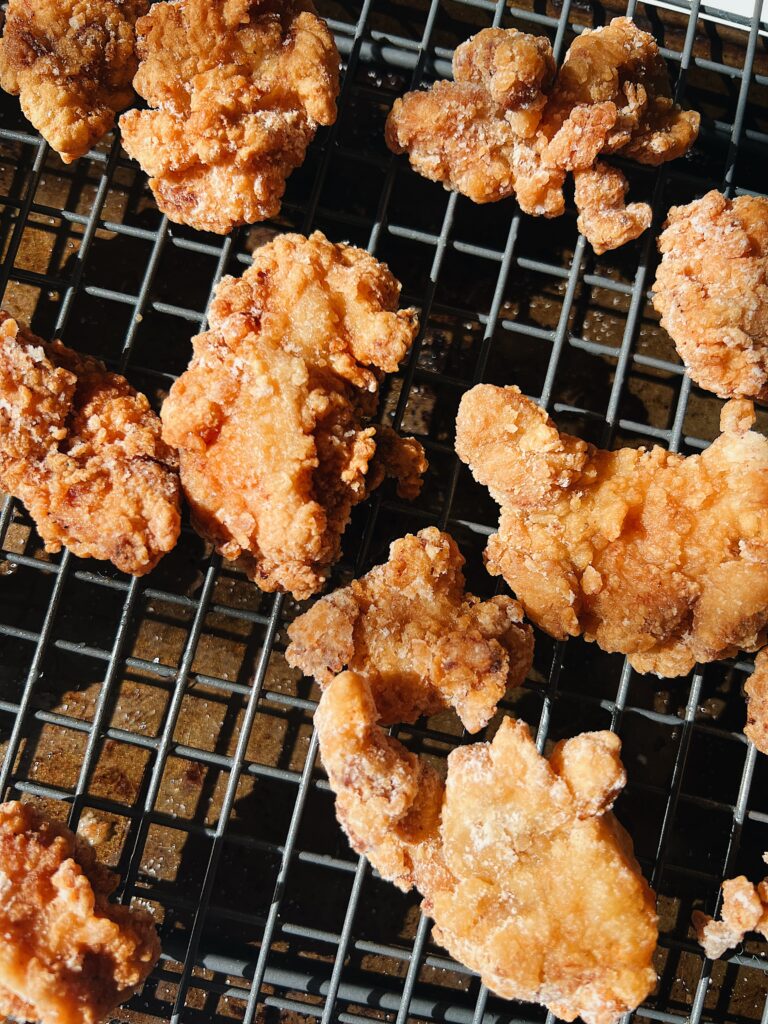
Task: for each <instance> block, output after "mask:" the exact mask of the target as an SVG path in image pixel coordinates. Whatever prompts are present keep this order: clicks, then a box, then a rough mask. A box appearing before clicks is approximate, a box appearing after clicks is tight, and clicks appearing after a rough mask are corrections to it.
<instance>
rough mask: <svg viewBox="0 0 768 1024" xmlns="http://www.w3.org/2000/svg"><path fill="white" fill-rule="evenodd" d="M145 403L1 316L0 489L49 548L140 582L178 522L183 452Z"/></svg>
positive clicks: (89, 364) (91, 363) (173, 537)
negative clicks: (102, 563) (99, 562)
mask: <svg viewBox="0 0 768 1024" xmlns="http://www.w3.org/2000/svg"><path fill="white" fill-rule="evenodd" d="M160 434H161V424H160V419H159V417H158V416H156V415H155V413H154V412H153V411H152V409H151V408H150V405H149V402H148V401H147V399H146V397H145V396H144V395H142V394H139V393H138V392H137V391H135V390H134V389H133V388H132V387H131V385H130V384H129V383H128V381H127V380H126V379H125V378H124V377H121V376H119V375H118V374H116V373H108V372H107V370H106V369H105V368H104V366H103V364H102V363H100V362H98V360H96V359H92V358H91V357H90V356H81V355H78V353H77V352H73V351H72V349H70V348H66V347H65V346H64V345H62V343H61V342H60V341H54V342H52V343H51V344H48V343H47V342H44V341H42V340H41V339H40V338H38V337H36V336H35V335H34V334H32V332H31V331H27V330H25V329H24V328H21V327H19V325H18V324H17V323H16V321H15V320H13V319H12V318H11V317H10V316H9V315H8V314H7V313H4V312H2V311H0V486H1V487H3V488H4V489H5V490H6V491H8V492H9V493H10V494H12V495H14V497H16V498H19V499H20V500H21V501H23V502H24V504H25V505H26V507H27V510H28V511H29V514H30V515H31V516H32V518H33V519H34V521H35V525H36V526H37V529H38V532H39V534H40V536H41V537H42V539H43V540H44V541H45V547H46V550H47V551H60V550H61V547H62V545H64V546H65V547H68V548H69V549H70V551H72V552H74V554H76V555H79V556H80V557H81V558H103V559H108V560H109V561H111V562H113V563H114V564H115V565H116V566H117V567H118V569H122V570H123V572H127V573H132V574H133V575H135V576H142V575H144V573H147V572H149V571H150V569H152V568H154V566H155V565H157V563H158V562H159V561H160V559H161V558H162V556H163V555H164V554H165V553H166V552H167V551H170V550H171V548H173V547H174V545H175V544H176V541H177V540H178V536H179V529H180V524H181V519H180V513H179V505H180V487H179V474H178V467H177V460H176V454H175V452H173V451H172V450H171V449H170V448H169V447H168V445H166V444H165V443H164V442H163V440H162V438H161V436H160Z"/></svg>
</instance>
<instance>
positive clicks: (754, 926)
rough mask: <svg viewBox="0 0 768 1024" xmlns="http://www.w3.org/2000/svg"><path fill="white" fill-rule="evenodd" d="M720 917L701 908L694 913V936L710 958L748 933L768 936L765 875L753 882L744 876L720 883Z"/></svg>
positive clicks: (735, 944) (767, 881) (713, 958)
mask: <svg viewBox="0 0 768 1024" xmlns="http://www.w3.org/2000/svg"><path fill="white" fill-rule="evenodd" d="M722 889H723V905H722V908H721V910H720V920H719V921H716V920H715V919H714V918H713V917H711V916H710V915H709V914H703V913H702V912H701V911H700V910H695V911H694V912H693V924H694V927H695V929H696V935H697V937H698V940H699V942H700V943H701V945H702V946H703V948H704V952H705V953H706V954H707V956H708V957H709V958H710V960H717V959H718V958H719V957H721V956H722V955H723V953H725V951H726V950H727V949H732V948H733V947H734V946H738V944H739V943H740V942H742V941H743V939H744V936H745V935H746V934H747V932H760V933H761V934H762V935H763V936H765V938H768V878H766V879H763V881H762V882H760V883H759V884H758V885H753V884H752V883H751V882H750V881H749V880H748V879H747V878H745V877H744V875H739V876H738V877H737V878H728V879H726V881H725V882H723V886H722Z"/></svg>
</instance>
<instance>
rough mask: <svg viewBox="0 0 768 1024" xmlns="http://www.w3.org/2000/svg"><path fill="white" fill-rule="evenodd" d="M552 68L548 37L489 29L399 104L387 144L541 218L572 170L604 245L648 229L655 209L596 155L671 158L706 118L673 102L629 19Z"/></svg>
mask: <svg viewBox="0 0 768 1024" xmlns="http://www.w3.org/2000/svg"><path fill="white" fill-rule="evenodd" d="M554 67H555V65H554V60H553V57H552V50H551V47H550V45H549V42H548V41H547V40H546V39H543V38H541V37H535V36H530V35H527V34H525V33H522V32H517V31H516V30H514V29H507V30H504V29H484V30H483V31H482V32H479V33H478V34H477V35H476V36H474V37H473V38H471V39H469V40H467V42H465V43H462V45H461V46H459V47H458V49H457V50H456V53H455V55H454V60H453V72H454V81H453V82H447V81H443V82H437V83H436V84H435V85H434V86H433V87H432V88H431V89H430V90H428V91H427V92H411V93H408V94H406V95H405V96H404V97H402V98H401V99H398V100H396V101H395V104H394V106H393V108H392V111H391V112H390V115H389V118H388V119H387V127H386V138H387V144H388V146H389V148H390V149H391V150H392V151H393V152H395V153H403V152H407V153H408V156H409V159H410V161H411V165H412V166H413V168H414V170H416V171H418V173H419V174H422V175H424V176H425V177H427V178H430V179H431V180H432V181H440V182H442V183H443V184H444V185H445V187H446V188H449V189H452V190H455V191H458V192H461V193H463V194H464V195H467V196H469V198H470V199H472V200H474V201H475V202H477V203H487V202H494V201H496V200H498V199H504V198H506V197H508V196H512V195H515V196H516V197H517V201H518V203H519V205H520V208H521V210H523V211H524V212H525V213H530V214H534V215H536V216H545V217H557V216H559V215H560V214H561V213H563V211H564V209H565V201H564V198H563V191H562V189H563V184H564V182H565V177H566V173H567V172H568V171H572V172H574V176H575V177H576V206H577V208H578V209H579V212H580V214H581V216H580V218H579V229H580V230H581V231H582V232H583V233H584V234H585V235H586V237H587V239H588V240H589V241H590V242H591V243H592V245H593V247H594V249H595V251H596V252H598V253H601V252H605V251H606V250H607V249H614V248H616V247H617V246H619V245H623V244H624V243H625V242H627V241H629V240H630V239H632V238H636V237H637V236H638V235H639V234H641V232H643V231H644V230H645V229H646V228H647V227H648V225H649V224H650V220H651V211H650V207H649V206H647V205H646V204H639V203H633V204H631V205H630V206H628V207H625V206H624V196H625V194H626V192H627V188H628V185H627V182H626V179H625V178H624V175H623V174H622V173H621V172H620V171H618V170H617V169H615V168H607V167H606V166H605V165H604V164H601V163H597V162H596V161H597V158H598V156H599V155H600V154H608V153H621V154H622V155H623V156H627V157H631V158H632V159H634V160H637V161H639V162H640V163H646V164H659V163H662V162H664V161H666V160H672V159H674V158H675V157H678V156H680V155H682V154H683V153H685V152H686V151H687V150H688V149H689V148H690V146H691V145H692V144H693V142H694V141H695V139H696V136H697V134H698V129H699V115H698V114H696V113H694V112H693V111H684V110H681V109H680V107H679V106H678V105H677V104H676V103H674V101H673V100H672V95H671V91H670V86H669V78H668V76H667V70H666V66H665V64H664V61H663V59H662V57H661V54H660V52H659V48H658V46H657V45H656V42H655V40H654V39H653V37H652V36H651V35H649V34H648V33H647V32H642V31H641V30H640V29H638V28H637V26H636V25H635V24H634V22H632V21H631V20H630V19H629V18H614V20H613V21H612V22H611V23H610V24H609V25H607V26H606V27H604V28H600V29H596V30H595V31H593V32H584V33H582V34H581V35H580V36H579V37H578V38H577V39H576V40H575V41H574V42H573V44H572V45H571V48H570V49H569V50H568V52H567V54H566V55H565V59H564V61H563V64H562V66H561V68H560V70H559V72H558V73H557V76H556V77H555V76H554Z"/></svg>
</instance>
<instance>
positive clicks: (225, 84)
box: [120, 0, 339, 234]
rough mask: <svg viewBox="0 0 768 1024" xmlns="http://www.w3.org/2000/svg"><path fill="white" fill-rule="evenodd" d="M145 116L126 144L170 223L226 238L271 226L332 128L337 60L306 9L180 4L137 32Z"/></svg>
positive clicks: (280, 1) (126, 129)
mask: <svg viewBox="0 0 768 1024" xmlns="http://www.w3.org/2000/svg"><path fill="white" fill-rule="evenodd" d="M137 34H138V51H139V56H140V58H141V64H140V66H139V71H138V73H137V75H136V78H135V80H134V85H135V87H136V90H137V91H138V92H139V93H140V95H141V96H143V97H144V98H145V99H146V100H147V102H148V104H149V106H150V108H152V109H150V110H132V111H130V112H129V113H128V114H125V115H124V116H123V117H122V118H121V119H120V128H121V131H122V134H123V143H124V145H125V148H126V150H127V152H128V153H129V154H130V155H131V156H132V157H134V159H136V160H138V162H139V163H140V164H141V166H142V167H143V169H144V170H145V171H146V172H147V174H149V176H150V181H149V184H150V187H151V188H152V191H153V192H154V194H155V198H156V200H157V204H158V206H159V207H160V209H161V210H162V211H163V213H165V214H166V215H167V216H168V217H169V218H170V219H171V220H173V221H176V222H177V223H180V224H189V225H190V226H191V227H194V228H198V229H200V230H203V231H215V232H218V233H220V234H226V233H227V232H228V231H231V230H232V228H233V227H235V226H237V225H238V224H253V223H254V222H256V221H261V220H265V219H266V218H268V217H274V216H275V215H276V214H277V213H278V211H279V209H280V200H281V199H282V196H283V192H284V191H285V181H286V178H287V177H288V175H289V174H290V173H291V171H293V170H294V169H295V168H296V167H298V166H299V165H300V164H301V163H302V162H303V160H304V155H305V153H306V150H307V146H308V145H309V143H310V142H311V141H312V139H313V138H314V135H315V131H316V130H317V127H318V125H321V124H323V125H329V124H332V123H333V121H334V120H335V119H336V96H337V95H338V91H339V54H338V51H337V49H336V45H335V43H334V41H333V36H332V35H331V33H330V31H329V30H328V27H327V26H326V24H325V22H324V21H323V20H322V19H320V18H318V17H317V15H316V14H315V12H314V7H313V6H312V4H311V2H310V0H213V2H212V0H175V2H173V3H155V4H154V5H153V7H152V9H151V11H150V13H149V14H148V15H147V16H146V17H145V18H142V19H141V20H140V21H139V23H138V25H137Z"/></svg>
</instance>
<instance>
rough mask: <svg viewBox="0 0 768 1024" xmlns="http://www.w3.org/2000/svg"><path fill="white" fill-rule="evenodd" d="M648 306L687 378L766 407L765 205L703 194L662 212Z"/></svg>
mask: <svg viewBox="0 0 768 1024" xmlns="http://www.w3.org/2000/svg"><path fill="white" fill-rule="evenodd" d="M659 249H660V250H661V252H662V254H663V255H662V260H661V264H660V265H659V268H658V271H657V273H656V282H655V284H654V295H653V304H654V306H655V307H656V309H657V310H658V311H659V313H661V324H662V327H664V328H666V330H667V331H668V332H669V335H670V337H671V338H672V340H673V341H674V343H675V346H676V347H677V351H678V352H679V353H680V356H681V358H682V360H683V362H684V363H685V366H686V369H687V370H688V373H689V374H690V376H691V378H692V379H693V380H694V381H696V383H697V384H699V385H700V386H701V387H702V388H706V389H707V390H708V391H713V392H714V393H715V394H716V395H719V396H720V397H721V398H733V397H734V396H737V395H743V396H745V397H747V398H756V399H759V400H761V401H766V400H768V199H763V198H761V197H757V196H740V197H739V198H738V199H726V198H725V196H723V195H721V194H720V193H719V192H714V191H713V192H708V193H707V195H705V196H704V198H703V199H697V200H696V201H695V202H693V203H689V204H688V205H687V206H675V207H673V208H672V209H671V210H670V211H669V218H668V220H667V224H666V227H665V229H664V231H663V232H662V234H661V236H660V237H659Z"/></svg>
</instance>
